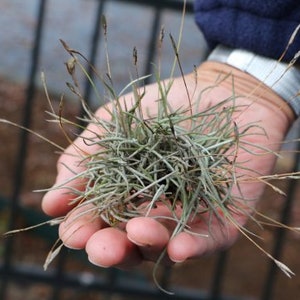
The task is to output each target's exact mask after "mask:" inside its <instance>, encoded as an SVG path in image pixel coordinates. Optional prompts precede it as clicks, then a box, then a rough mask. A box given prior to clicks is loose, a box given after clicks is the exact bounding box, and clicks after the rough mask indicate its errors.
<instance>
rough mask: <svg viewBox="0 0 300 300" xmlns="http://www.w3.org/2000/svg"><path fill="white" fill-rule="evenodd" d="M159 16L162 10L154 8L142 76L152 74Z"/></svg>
mask: <svg viewBox="0 0 300 300" xmlns="http://www.w3.org/2000/svg"><path fill="white" fill-rule="evenodd" d="M161 14H162V10H161V9H159V8H158V7H156V9H155V12H154V17H153V21H152V29H151V34H150V37H149V42H148V47H147V49H148V52H147V58H146V65H145V70H144V75H148V74H150V73H151V72H152V68H153V67H152V63H153V60H154V57H155V54H156V50H157V39H158V38H159V36H158V35H159V31H160V30H161V28H160V25H161ZM148 82H149V80H148V79H146V80H145V83H146V84H147V83H148Z"/></svg>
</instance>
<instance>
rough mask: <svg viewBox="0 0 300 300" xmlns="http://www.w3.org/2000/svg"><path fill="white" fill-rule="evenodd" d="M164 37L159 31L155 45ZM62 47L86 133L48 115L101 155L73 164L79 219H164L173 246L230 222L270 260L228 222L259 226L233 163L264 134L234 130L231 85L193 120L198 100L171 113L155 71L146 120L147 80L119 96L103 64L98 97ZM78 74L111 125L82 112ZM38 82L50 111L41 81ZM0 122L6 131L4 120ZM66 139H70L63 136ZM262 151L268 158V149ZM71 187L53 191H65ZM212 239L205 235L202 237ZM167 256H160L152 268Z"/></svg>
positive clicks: (78, 58) (75, 58)
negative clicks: (182, 236) (127, 96)
mask: <svg viewBox="0 0 300 300" xmlns="http://www.w3.org/2000/svg"><path fill="white" fill-rule="evenodd" d="M102 26H103V29H104V30H103V31H104V36H105V38H106V34H107V32H106V30H107V23H106V19H105V17H103V19H102ZM163 36H164V32H163V31H162V32H161V38H160V43H162V40H163ZM169 37H170V41H171V44H172V46H173V49H174V54H175V55H174V56H175V59H174V67H175V65H176V64H177V65H178V66H179V68H180V70H181V73H182V77H183V80H184V75H183V71H182V68H181V64H180V59H179V50H178V49H179V43H178V44H177V43H176V42H175V40H174V38H173V37H172V35H170V36H169ZM105 40H106V39H105ZM61 42H62V45H63V47H64V48H65V50H66V51H67V52H68V53H69V55H70V59H69V61H68V62H67V63H66V67H67V70H68V72H69V74H70V75H71V78H72V83H68V84H67V85H68V87H69V88H70V90H71V91H72V92H73V93H74V94H75V95H76V97H77V98H78V99H79V100H80V102H81V104H82V107H83V108H84V115H83V116H82V117H80V118H79V119H80V124H83V125H78V124H73V123H72V122H70V121H68V120H66V119H64V118H63V116H62V111H60V112H59V113H56V112H54V110H52V111H51V112H50V113H49V114H50V115H51V116H52V117H53V119H54V121H55V122H57V123H58V124H59V126H60V127H61V129H62V130H63V131H64V125H65V124H72V125H74V126H76V128H78V129H80V130H81V129H84V128H85V125H88V124H93V125H94V126H93V128H97V130H95V131H90V132H89V137H86V136H81V138H82V139H83V141H84V143H85V144H86V145H88V146H92V147H93V148H96V149H98V150H96V151H94V152H92V153H89V154H87V153H84V152H82V151H80V149H79V151H78V160H79V161H80V164H81V165H82V166H84V170H83V171H82V172H81V173H78V174H74V177H73V178H70V179H69V181H72V180H74V179H75V178H76V179H82V180H84V181H85V182H86V185H85V188H84V189H83V190H81V189H78V190H76V189H74V188H72V189H70V193H72V194H73V195H74V199H73V200H72V203H71V204H72V205H73V206H75V208H74V209H77V208H78V207H82V208H83V210H81V211H83V212H82V213H84V207H86V206H88V207H89V209H88V210H87V213H90V212H91V211H90V204H92V207H93V212H94V214H93V216H94V217H97V218H102V219H103V220H104V221H105V222H106V223H107V224H109V225H110V226H118V225H119V223H124V222H125V223H126V222H127V221H128V220H130V219H132V218H134V217H138V216H148V217H155V218H157V219H160V218H161V219H162V218H168V219H169V220H171V221H173V222H174V224H175V225H174V230H173V233H172V236H171V238H172V237H174V236H176V235H177V234H178V233H180V232H183V231H187V232H190V233H191V234H197V233H193V232H192V231H191V229H190V227H189V224H190V222H192V221H193V219H195V218H201V217H202V216H204V215H205V216H206V218H205V220H206V222H207V223H208V228H209V223H210V220H211V218H215V219H217V220H218V221H219V224H220V228H221V227H222V226H224V222H232V223H233V224H234V225H235V226H236V227H237V228H238V229H239V230H240V232H241V233H242V234H244V235H245V236H247V238H248V239H249V240H250V241H252V242H253V243H254V244H255V245H256V246H257V247H258V248H259V249H260V250H262V251H263V252H264V253H265V254H266V255H267V256H268V257H271V256H270V254H268V253H267V252H266V251H265V250H264V249H263V248H261V246H259V245H258V244H257V243H256V242H255V241H254V239H253V238H252V237H251V232H249V231H247V229H246V228H244V227H243V226H242V225H239V224H238V223H237V221H235V219H234V217H233V214H237V213H240V214H248V215H249V217H250V218H251V219H253V220H254V221H257V220H256V219H255V217H254V216H252V214H251V213H252V212H253V211H254V210H255V209H253V208H251V212H249V207H248V205H247V199H242V196H240V199H237V195H233V193H232V188H233V187H237V188H238V187H239V183H240V182H242V181H244V180H247V179H245V178H244V177H243V175H241V172H239V173H237V172H236V170H237V169H239V170H243V169H244V168H245V167H244V166H243V164H242V163H240V162H237V160H236V155H237V152H238V150H240V149H242V150H243V151H250V150H249V145H248V144H247V143H246V142H244V137H246V136H247V135H250V134H262V135H263V134H265V133H264V131H263V129H262V128H261V127H260V126H259V124H255V123H253V124H252V123H251V124H246V125H244V126H242V127H238V126H237V124H236V123H235V122H234V118H233V117H232V116H233V114H234V113H236V112H238V111H242V110H243V108H244V107H243V106H240V105H238V104H237V102H236V98H237V96H236V95H235V93H234V82H233V85H232V95H231V96H230V97H228V98H226V99H224V100H223V101H221V102H220V103H219V104H217V105H215V106H212V107H209V108H207V109H206V110H202V111H200V112H198V110H197V107H198V105H199V102H201V95H200V96H199V98H198V99H197V101H191V95H189V94H188V90H186V92H187V99H188V100H189V101H188V103H185V104H183V105H182V107H181V108H177V109H176V110H174V109H173V108H172V105H171V103H170V102H169V101H168V97H169V92H170V89H171V87H172V80H171V81H169V82H168V83H167V84H165V83H164V82H163V81H161V78H160V67H157V68H156V69H155V70H156V72H155V74H154V75H152V76H154V77H155V81H156V82H157V85H158V90H159V95H158V98H157V100H156V105H157V114H156V115H155V116H152V115H150V114H149V115H147V114H146V113H145V110H144V109H143V98H144V96H145V93H146V89H144V88H143V82H144V81H145V79H146V78H147V77H148V76H143V77H140V76H137V77H136V78H135V79H132V80H131V82H130V83H129V84H128V85H127V86H126V87H125V88H124V89H123V90H122V91H121V92H120V93H116V92H115V90H114V86H113V78H112V75H111V72H110V66H109V59H108V56H107V73H106V74H105V75H104V76H102V75H100V74H99V73H98V72H97V70H96V69H95V68H94V67H93V66H90V67H92V69H93V72H94V75H96V77H97V78H98V79H99V80H100V82H101V83H102V85H103V86H104V88H105V92H104V93H103V95H100V94H99V92H98V90H97V87H96V83H95V82H94V80H93V79H92V77H91V76H90V74H88V72H87V71H86V68H85V63H89V62H88V60H87V59H86V58H85V57H84V56H83V55H82V54H81V53H79V52H78V51H76V50H74V49H71V48H70V47H69V46H68V45H67V43H65V42H64V41H61ZM107 53H108V51H107ZM82 60H83V62H82ZM137 60H138V59H137V50H136V49H135V48H134V51H133V61H134V66H135V67H136V74H138V67H137ZM174 67H173V68H172V72H171V77H172V76H173V72H174ZM78 69H79V70H80V71H81V72H83V74H84V75H85V76H86V77H87V78H88V80H89V81H90V83H91V85H92V87H93V88H94V90H95V93H96V94H97V95H98V97H99V98H100V101H101V102H103V100H104V101H105V102H109V103H110V105H109V106H107V107H106V109H107V112H108V113H109V115H110V119H109V120H107V119H105V120H104V119H101V118H100V117H99V116H97V115H95V114H94V113H93V112H92V110H91V109H90V108H89V107H88V106H87V104H86V101H85V99H84V97H83V96H82V94H81V89H80V84H79V83H78V81H77V78H76V72H78ZM195 72H196V71H195ZM227 76H229V75H227ZM196 77H197V76H195V80H197V79H196ZM43 78H44V77H43ZM222 80H225V77H223V78H222V77H220V79H219V82H221V81H222ZM43 81H44V85H45V90H46V95H47V98H48V100H49V103H50V105H51V101H50V99H49V96H48V93H47V89H46V83H45V79H43ZM217 84H218V83H216V85H217ZM211 88H212V89H213V88H214V87H211ZM128 89H131V90H132V95H133V99H132V102H131V103H126V102H124V101H123V95H124V93H125V92H126V91H127V90H128ZM51 107H52V106H51ZM1 121H2V122H6V123H9V122H8V121H6V120H1ZM253 131H255V133H253ZM64 132H65V131H64ZM34 134H35V133H34ZM65 134H66V137H67V138H68V139H70V138H69V136H68V134H67V133H66V132H65ZM79 137H80V136H79ZM41 138H43V139H45V138H44V137H41ZM95 146H96V147H95ZM252 147H253V145H252ZM257 147H258V146H257ZM263 150H264V151H265V152H266V153H270V151H269V150H268V149H263ZM274 155H276V153H274ZM67 167H68V168H70V169H71V168H72V167H71V166H67ZM71 170H72V169H71ZM257 176H259V175H258V174H257ZM273 178H274V177H272V175H270V176H265V177H260V178H258V180H261V181H265V182H269V180H270V179H273ZM284 178H296V179H298V178H299V174H298V173H293V174H283V175H282V176H280V175H277V178H276V179H284ZM252 179H253V178H252ZM69 181H68V182H69ZM68 182H64V183H62V184H61V185H59V186H55V187H54V188H55V189H60V188H68ZM274 189H275V187H274ZM241 203H242V204H243V205H241ZM162 205H163V206H165V207H166V208H167V210H168V211H169V215H168V217H166V216H165V215H164V216H159V215H157V214H156V215H155V216H152V215H151V212H152V211H153V210H155V209H156V207H158V206H162ZM178 211H180V213H178ZM82 213H81V214H82ZM207 216H208V218H207ZM266 219H267V221H269V222H272V223H273V224H275V225H276V226H285V225H283V224H279V223H278V222H276V221H275V220H269V219H268V218H267V217H266ZM63 220H64V217H62V218H58V219H54V220H51V221H50V224H52V225H54V224H59V223H60V222H62V221H63ZM257 222H258V221H257ZM286 227H287V226H286ZM10 233H11V232H10ZM209 234H210V232H209V230H208V232H207V233H206V234H204V236H208V235H209ZM62 246H63V244H58V243H57V244H56V245H55V246H54V247H53V249H52V250H51V252H50V254H49V256H48V258H47V260H46V263H45V268H46V267H47V266H48V265H49V263H50V262H51V261H52V260H53V259H54V257H55V256H56V255H57V253H58V252H59V250H60V249H61V247H62ZM164 254H165V253H164V251H163V253H162V255H161V257H160V259H159V260H158V262H157V264H159V262H160V260H161V258H162V257H163V255H164ZM271 259H273V260H274V262H275V263H276V264H277V265H278V266H279V267H280V269H281V270H283V272H284V273H285V274H286V275H288V276H290V275H291V274H292V272H291V271H290V270H289V269H288V267H287V266H285V265H284V264H283V263H281V262H279V261H277V260H276V259H275V258H273V257H271ZM154 278H155V276H154ZM155 280H156V279H155Z"/></svg>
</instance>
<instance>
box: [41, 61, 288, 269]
mask: <svg viewBox="0 0 300 300" xmlns="http://www.w3.org/2000/svg"><path fill="white" fill-rule="evenodd" d="M220 73H223V75H224V74H232V75H233V78H234V89H235V94H236V95H238V96H239V97H238V98H237V100H236V101H237V104H238V105H243V106H245V109H244V110H243V111H241V112H238V113H235V114H234V115H233V118H234V122H235V123H236V124H237V126H238V127H242V126H243V125H247V124H249V123H253V122H258V124H259V126H260V127H261V128H262V129H263V130H264V131H265V132H266V135H255V134H253V135H247V136H246V137H244V139H246V141H247V142H248V143H249V144H252V145H256V146H254V147H253V149H255V151H257V150H258V149H259V147H260V146H261V147H267V148H268V149H270V150H272V151H276V150H278V148H279V146H280V143H281V141H282V140H283V138H284V135H285V133H286V131H287V129H288V127H289V125H290V123H291V121H292V119H293V116H292V112H291V110H290V109H289V107H288V106H287V105H286V104H285V103H284V102H283V101H282V100H281V99H280V97H279V96H277V95H275V94H274V93H273V92H272V91H271V90H270V89H268V88H266V87H265V86H264V85H261V84H260V83H259V82H258V81H257V80H255V79H254V78H253V77H251V76H249V75H247V74H245V73H242V72H240V71H238V70H236V69H234V68H231V67H229V66H226V65H223V64H219V63H212V62H207V63H204V64H202V65H201V66H200V67H199V68H198V70H197V78H198V79H197V84H196V80H195V74H189V75H187V76H186V77H185V81H186V84H187V89H188V91H189V94H190V95H195V97H194V98H197V96H198V95H199V94H200V93H201V92H203V91H204V90H206V89H207V93H206V92H204V93H203V95H202V98H201V101H200V105H199V108H198V109H199V110H204V109H206V108H207V107H210V106H213V105H216V104H217V103H219V102H220V101H223V100H224V99H226V98H228V97H230V96H232V94H233V91H232V87H233V85H232V76H228V78H227V79H226V80H223V81H221V82H220V83H219V84H218V85H216V86H215V87H214V88H213V89H208V88H209V87H211V86H214V85H215V83H216V79H217V78H218V77H219V76H220ZM157 95H158V88H157V85H156V84H153V85H150V86H147V87H146V95H145V97H144V98H143V107H145V109H147V110H149V111H150V112H151V114H155V108H156V107H157V105H156V103H155V100H156V99H157ZM130 98H131V96H130V95H127V96H126V99H130ZM186 98H187V91H186V89H185V86H184V83H183V80H182V78H181V77H179V78H176V79H175V80H174V83H173V85H172V88H171V91H170V93H169V97H168V99H169V101H170V103H171V105H172V107H173V108H174V109H176V108H179V107H181V106H182V103H183V101H184V99H185V100H186V101H187V99H186ZM97 115H98V116H100V117H101V118H107V119H109V118H110V116H109V114H108V113H107V111H106V110H105V109H103V108H100V109H99V110H98V111H97ZM89 126H90V127H89V129H90V131H89V130H88V131H85V132H84V133H83V134H82V136H88V135H89V133H90V132H93V131H95V130H98V129H96V128H92V127H93V126H95V125H89ZM257 146H258V147H257ZM94 150H95V149H93V147H89V146H87V145H86V144H85V143H84V142H83V139H82V138H78V139H76V141H75V142H74V143H73V144H72V145H70V146H69V147H68V148H67V149H66V151H65V153H64V154H63V155H62V156H61V157H60V159H59V161H58V175H57V179H56V185H59V184H60V183H62V182H65V181H66V180H67V179H68V178H72V177H73V176H74V173H73V172H74V171H75V172H80V170H81V168H82V166H81V165H80V164H79V162H78V151H81V152H86V153H92V152H93V151H94ZM236 159H237V161H238V162H241V163H243V166H244V170H243V172H244V173H245V170H246V169H248V170H255V171H256V172H257V174H261V175H265V174H269V173H270V172H271V170H272V168H273V165H274V162H275V155H273V154H271V153H268V154H265V155H256V154H251V153H250V152H247V151H243V150H242V149H240V150H239V151H238V153H237V158H236ZM71 169H72V172H71V171H70V170H71ZM80 186H82V188H83V186H84V182H81V181H80V180H79V179H77V180H72V181H70V182H69V183H68V189H66V188H63V189H53V190H52V191H50V192H48V193H47V194H46V195H45V196H44V199H43V202H42V208H43V210H44V211H45V213H47V214H49V215H50V216H53V217H56V216H63V215H65V214H67V217H66V218H65V220H64V221H63V222H62V223H61V224H60V227H59V234H60V238H61V240H62V241H63V243H64V244H65V245H66V246H67V247H69V248H73V249H84V248H85V250H86V252H87V254H88V257H89V260H90V261H91V262H92V263H94V264H96V265H99V266H102V267H110V266H115V267H120V268H124V267H132V266H135V265H137V264H138V263H140V262H141V261H143V260H148V261H156V260H157V259H158V257H159V256H160V254H161V253H162V251H163V250H164V249H166V253H167V256H166V258H165V259H164V263H166V264H168V263H172V262H182V261H185V260H186V259H188V258H194V257H198V256H201V255H203V254H207V253H210V252H213V251H216V250H217V249H222V248H226V247H228V246H230V245H231V244H232V243H233V242H234V241H235V239H236V237H237V236H238V234H239V230H238V227H237V226H236V225H235V224H234V223H231V222H228V220H227V219H224V224H223V223H220V220H217V219H214V218H213V219H211V220H210V224H209V228H208V225H207V222H205V220H204V219H203V217H202V218H201V219H200V218H198V219H194V220H193V222H192V223H191V224H189V225H190V230H191V231H193V232H195V233H199V234H190V233H187V232H181V233H179V234H177V235H176V236H175V237H172V238H171V236H172V231H173V229H174V222H173V221H171V220H167V219H154V218H151V217H138V218H133V219H131V220H129V221H128V223H126V224H122V225H121V226H118V227H110V226H108V225H107V224H105V222H104V221H102V220H101V219H100V218H95V217H94V216H92V215H91V214H88V213H85V214H80V213H81V212H82V210H83V209H84V210H86V209H88V206H82V207H80V208H78V209H77V208H74V207H72V206H71V205H70V201H71V200H72V195H71V194H70V193H69V188H70V187H74V188H76V189H80ZM239 188H240V189H238V188H236V189H234V190H233V194H234V193H235V194H236V195H239V196H240V193H241V192H242V196H243V197H244V198H245V199H251V201H249V210H250V211H251V207H252V208H253V207H255V204H256V202H257V201H258V199H259V197H260V196H261V194H262V192H263V188H264V185H263V184H262V183H261V182H259V181H256V182H241V183H240V184H239ZM152 213H153V214H155V215H168V211H167V209H166V208H165V207H158V208H156V209H155V210H153V212H152ZM232 216H233V218H234V220H235V221H236V224H240V225H241V226H243V225H244V224H245V222H246V221H247V219H248V216H247V215H246V214H239V213H236V214H234V213H233V215H232Z"/></svg>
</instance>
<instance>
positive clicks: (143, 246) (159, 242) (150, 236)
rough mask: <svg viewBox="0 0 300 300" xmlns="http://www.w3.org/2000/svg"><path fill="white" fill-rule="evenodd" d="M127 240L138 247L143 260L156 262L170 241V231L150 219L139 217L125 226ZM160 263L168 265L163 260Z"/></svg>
mask: <svg viewBox="0 0 300 300" xmlns="http://www.w3.org/2000/svg"><path fill="white" fill-rule="evenodd" d="M126 231H127V237H128V239H129V240H130V241H131V242H132V243H134V244H135V245H137V246H138V248H139V251H140V253H141V255H142V257H143V258H144V259H145V260H149V261H157V259H158V258H159V257H160V255H161V254H162V252H163V250H164V249H165V248H166V246H167V244H168V242H169V239H170V230H169V229H168V227H167V226H166V224H162V223H160V222H158V221H156V220H154V219H152V218H147V217H140V218H134V219H132V220H130V221H129V222H128V223H127V225H126ZM162 263H164V264H169V263H170V260H169V259H167V258H164V259H163V261H162Z"/></svg>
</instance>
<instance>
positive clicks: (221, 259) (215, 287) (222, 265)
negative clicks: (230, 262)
mask: <svg viewBox="0 0 300 300" xmlns="http://www.w3.org/2000/svg"><path fill="white" fill-rule="evenodd" d="M227 256H228V252H227V251H221V252H220V253H219V255H218V258H217V263H216V266H215V271H214V274H213V276H212V285H211V289H210V296H209V297H210V298H209V299H210V300H217V299H220V298H221V295H222V282H223V280H224V275H225V269H226V262H227Z"/></svg>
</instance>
